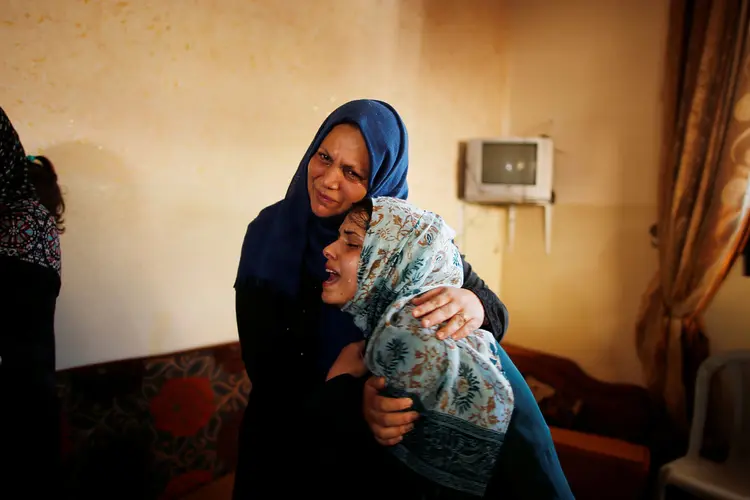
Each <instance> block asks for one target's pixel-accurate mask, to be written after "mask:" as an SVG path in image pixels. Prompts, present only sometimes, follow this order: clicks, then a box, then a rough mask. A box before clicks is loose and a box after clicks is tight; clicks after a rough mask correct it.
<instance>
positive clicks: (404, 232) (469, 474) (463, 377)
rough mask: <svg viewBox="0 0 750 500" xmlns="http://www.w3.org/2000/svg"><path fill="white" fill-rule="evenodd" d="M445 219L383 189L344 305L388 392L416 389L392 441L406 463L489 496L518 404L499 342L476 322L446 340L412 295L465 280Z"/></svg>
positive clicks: (395, 393)
mask: <svg viewBox="0 0 750 500" xmlns="http://www.w3.org/2000/svg"><path fill="white" fill-rule="evenodd" d="M454 236H455V233H454V231H453V230H452V229H451V228H450V227H449V226H448V225H447V224H446V223H445V221H443V219H442V218H441V217H440V216H438V215H436V214H434V213H432V212H427V211H425V210H420V209H418V208H416V207H414V206H412V205H410V204H408V203H407V202H405V201H401V200H398V199H394V198H374V199H373V200H372V217H371V219H370V224H369V227H368V229H367V232H366V235H365V241H364V244H363V248H362V255H361V257H360V264H359V270H358V276H357V281H358V289H357V293H356V295H355V296H354V298H353V299H352V300H351V301H350V302H348V303H347V304H346V305H345V306H344V307H343V310H344V311H345V312H347V313H349V314H351V315H352V316H353V317H354V322H355V324H356V325H357V326H359V327H360V328H361V329H362V330H363V332H364V333H365V337H366V338H367V347H366V350H365V362H366V364H367V368H368V369H369V370H370V371H371V372H372V373H373V374H374V375H377V376H381V377H385V379H386V384H387V385H386V387H387V389H386V392H387V395H389V396H394V397H411V398H412V400H413V401H414V408H415V409H416V410H417V411H419V412H420V414H421V418H420V419H419V420H418V421H417V422H416V426H415V428H414V430H413V431H412V432H410V433H408V434H407V435H406V436H404V440H403V441H402V442H401V443H400V444H398V445H396V446H393V447H391V448H390V449H391V450H392V451H393V453H394V454H395V455H396V457H397V458H398V459H400V460H401V461H402V462H403V463H404V464H405V465H406V466H408V467H409V468H411V469H412V470H414V471H415V472H417V473H419V474H421V475H423V476H424V477H426V478H428V479H430V480H432V481H433V482H436V483H438V484H441V485H443V486H446V487H449V488H452V489H455V490H458V491H463V492H465V493H469V494H473V495H477V496H481V495H483V494H484V492H485V490H486V488H487V485H488V483H489V481H490V478H491V475H492V471H493V468H494V465H495V461H496V459H497V456H498V452H499V450H500V447H501V446H502V444H503V440H504V438H505V433H506V431H507V429H508V425H509V423H510V418H511V414H512V413H513V407H514V396H513V391H512V389H511V386H510V384H509V382H508V380H507V379H506V377H505V374H504V372H503V369H502V366H501V364H500V355H499V353H500V349H501V348H500V346H499V345H498V343H497V342H496V340H495V339H494V337H493V336H492V334H491V333H489V332H487V331H485V330H477V331H476V332H474V333H473V334H471V335H469V336H468V337H466V338H465V339H462V340H459V341H454V340H452V339H447V340H438V339H437V337H436V336H435V333H436V331H437V327H431V328H424V327H422V326H421V323H420V321H419V320H417V319H415V318H414V316H413V315H412V311H413V309H414V306H413V305H412V303H411V300H412V299H413V298H414V297H415V296H417V295H419V294H421V293H424V292H427V291H429V290H431V289H433V288H437V287H441V286H454V287H460V286H461V285H462V284H463V267H462V264H461V258H460V255H459V253H458V249H457V248H456V246H455V244H454V243H453V238H454Z"/></svg>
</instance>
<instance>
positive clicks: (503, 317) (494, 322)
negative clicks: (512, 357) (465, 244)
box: [461, 255, 508, 342]
mask: <svg viewBox="0 0 750 500" xmlns="http://www.w3.org/2000/svg"><path fill="white" fill-rule="evenodd" d="M461 262H462V263H463V265H464V286H463V287H464V288H465V289H466V290H471V291H472V292H473V293H474V295H476V296H477V297H478V298H479V301H480V302H481V303H482V307H484V325H482V327H483V328H485V329H487V330H489V331H490V332H492V334H493V335H494V336H495V338H496V339H497V341H498V342H500V341H502V340H503V337H504V336H505V332H506V331H507V330H508V308H507V307H505V304H503V303H502V302H501V301H500V299H499V298H498V296H497V295H495V292H493V291H492V290H490V289H489V287H488V286H487V285H486V284H485V282H484V281H483V280H482V278H480V277H479V276H478V275H477V273H475V272H474V270H473V269H472V268H471V264H469V263H468V262H467V261H466V259H465V258H464V256H463V255H461Z"/></svg>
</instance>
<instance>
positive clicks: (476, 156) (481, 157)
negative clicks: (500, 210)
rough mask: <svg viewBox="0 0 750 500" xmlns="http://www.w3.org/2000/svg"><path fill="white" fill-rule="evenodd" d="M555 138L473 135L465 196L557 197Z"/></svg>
mask: <svg viewBox="0 0 750 500" xmlns="http://www.w3.org/2000/svg"><path fill="white" fill-rule="evenodd" d="M553 155H554V148H553V145H552V139H549V138H546V137H538V138H536V137H535V138H512V137H511V138H494V139H472V140H469V141H467V143H466V156H465V164H464V172H463V179H462V181H463V186H464V188H463V195H464V200H465V201H467V202H471V203H484V204H498V205H513V204H518V205H521V204H545V203H551V202H552V201H553V194H552V168H553V162H554V159H553Z"/></svg>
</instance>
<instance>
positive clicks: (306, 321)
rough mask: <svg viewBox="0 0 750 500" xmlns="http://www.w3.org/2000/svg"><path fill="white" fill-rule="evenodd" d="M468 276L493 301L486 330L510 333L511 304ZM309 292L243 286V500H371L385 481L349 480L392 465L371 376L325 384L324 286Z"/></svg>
mask: <svg viewBox="0 0 750 500" xmlns="http://www.w3.org/2000/svg"><path fill="white" fill-rule="evenodd" d="M464 276H466V277H467V278H466V280H465V283H464V288H466V289H468V290H471V291H472V292H474V293H475V294H476V295H477V297H478V298H479V299H480V301H481V302H482V305H483V306H484V309H485V317H486V323H487V324H486V325H485V328H486V329H488V330H490V331H492V332H493V334H495V336H496V337H497V338H498V339H499V338H501V337H502V336H503V334H504V333H505V330H506V329H507V324H508V312H507V309H506V308H505V306H504V305H503V304H502V303H501V302H500V300H499V299H498V298H497V296H496V295H495V294H494V293H493V292H492V291H491V290H489V289H488V288H487V286H486V285H485V284H484V282H483V281H482V280H481V279H480V278H479V277H478V276H477V275H476V273H474V272H473V271H472V269H471V266H470V265H469V264H468V263H466V262H464ZM301 290H302V291H301V293H300V296H299V297H298V298H297V299H295V300H290V299H289V298H288V297H286V296H284V295H281V294H278V293H275V292H274V291H273V289H272V288H271V287H270V286H269V285H268V284H267V283H262V282H255V283H251V284H249V285H246V286H243V287H241V288H240V287H238V288H237V290H236V311H237V327H238V331H239V336H240V343H241V345H242V356H243V360H244V362H245V367H246V369H247V372H248V375H249V377H250V380H251V381H252V384H253V385H252V393H251V395H250V397H249V399H248V406H247V409H246V410H245V416H244V419H243V423H242V427H241V430H240V443H239V461H238V465H237V472H236V479H235V490H234V498H235V500H248V499H257V498H293V497H295V496H298V495H305V496H307V495H309V494H311V493H312V492H321V491H322V492H325V494H326V495H328V498H332V497H336V496H337V493H340V496H341V497H342V498H364V497H365V495H366V494H374V491H375V489H376V485H374V484H369V485H368V486H367V487H363V486H360V488H363V489H358V490H357V491H350V490H349V485H353V484H355V483H359V482H361V481H362V482H370V481H371V479H368V478H371V477H372V470H371V469H372V467H375V466H377V467H381V468H382V467H384V465H383V463H382V462H381V461H380V460H381V458H383V457H385V460H387V459H388V458H387V457H388V456H389V455H388V454H387V453H385V452H384V451H383V448H382V447H380V446H378V445H377V444H376V443H375V441H374V439H372V436H371V433H370V432H369V429H368V428H367V426H366V424H365V421H364V418H363V416H362V409H361V403H362V402H361V397H362V390H363V384H364V379H355V378H354V377H350V376H341V377H337V378H336V379H333V380H331V381H329V382H327V383H326V382H325V377H326V371H327V370H324V369H322V368H321V366H320V363H318V362H317V357H318V353H319V351H320V348H319V346H320V343H321V339H319V338H318V337H317V336H316V335H315V334H314V333H313V332H314V330H315V328H314V327H313V325H316V324H317V320H318V315H319V314H320V310H321V307H323V305H322V302H321V300H320V293H321V284H320V283H318V282H314V281H313V280H312V279H311V278H309V277H307V276H303V279H302V286H301ZM363 447H369V448H365V449H363ZM347 450H350V453H349V452H347ZM342 457H343V458H344V460H341V458H342ZM393 467H394V468H395V469H389V470H390V471H391V472H390V473H394V472H392V471H393V470H397V469H398V465H397V464H393ZM334 478H335V479H334ZM321 483H322V484H321ZM347 491H348V493H347ZM390 496H393V495H390ZM368 497H369V496H368ZM374 497H377V496H374ZM411 498H414V497H413V496H412V497H411Z"/></svg>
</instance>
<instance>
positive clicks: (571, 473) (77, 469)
mask: <svg viewBox="0 0 750 500" xmlns="http://www.w3.org/2000/svg"><path fill="white" fill-rule="evenodd" d="M504 347H505V348H506V350H507V351H508V353H509V354H510V356H511V357H512V358H513V360H514V362H515V363H516V365H517V366H518V368H519V369H520V370H521V372H522V373H523V374H524V376H525V377H526V378H527V381H528V382H529V383H530V385H531V386H532V389H533V390H534V393H535V396H536V397H537V400H538V401H539V404H540V407H541V408H542V411H543V413H544V414H545V418H547V420H548V423H549V424H550V427H551V431H552V436H553V439H554V440H555V443H556V447H557V450H558V454H559V456H560V461H561V463H562V466H563V469H564V471H565V473H566V475H567V477H568V479H569V481H570V483H571V487H572V489H573V491H574V494H575V495H576V498H578V499H580V500H585V499H589V498H590V499H594V498H596V499H601V498H608V499H623V500H625V499H636V498H640V496H641V495H642V494H643V491H644V489H645V488H646V485H647V480H648V472H649V465H650V452H649V447H648V445H649V442H650V440H651V437H652V433H653V430H652V428H653V425H652V424H653V422H654V415H655V414H656V410H655V406H654V405H653V403H652V402H651V400H650V398H649V397H648V394H647V392H646V391H645V390H644V389H642V388H639V387H635V386H630V385H622V384H608V383H604V382H600V381H597V380H595V379H593V378H591V377H589V376H588V375H586V374H585V373H584V372H583V371H582V370H581V369H580V368H578V366H577V365H575V363H573V362H572V361H569V360H566V359H563V358H558V357H556V356H550V355H547V354H542V353H539V352H536V351H532V350H528V349H523V348H520V347H516V346H511V345H505V346H504ZM250 389H251V384H250V380H248V378H247V375H246V373H245V371H244V366H243V364H242V360H241V356H240V349H239V344H238V343H228V344H221V345H215V346H207V347H202V348H199V349H192V350H187V351H181V352H175V353H170V354H164V355H159V356H149V357H144V358H139V359H130V360H122V361H114V362H109V363H102V364H97V365H91V366H84V367H78V368H71V369H68V370H62V371H60V372H58V390H59V395H60V400H61V404H62V429H63V455H64V472H65V474H64V477H65V482H64V485H63V486H64V491H65V495H64V497H65V498H76V499H84V498H123V499H124V498H128V499H132V498H139V499H159V500H173V499H182V498H185V499H189V500H201V499H203V498H207V499H208V498H210V499H214V500H221V499H229V498H230V495H231V485H232V476H231V474H232V472H233V471H234V468H235V465H236V461H237V446H236V444H237V433H238V429H239V425H240V421H241V417H242V413H243V410H244V408H245V405H246V404H247V394H248V393H249V392H250Z"/></svg>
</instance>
